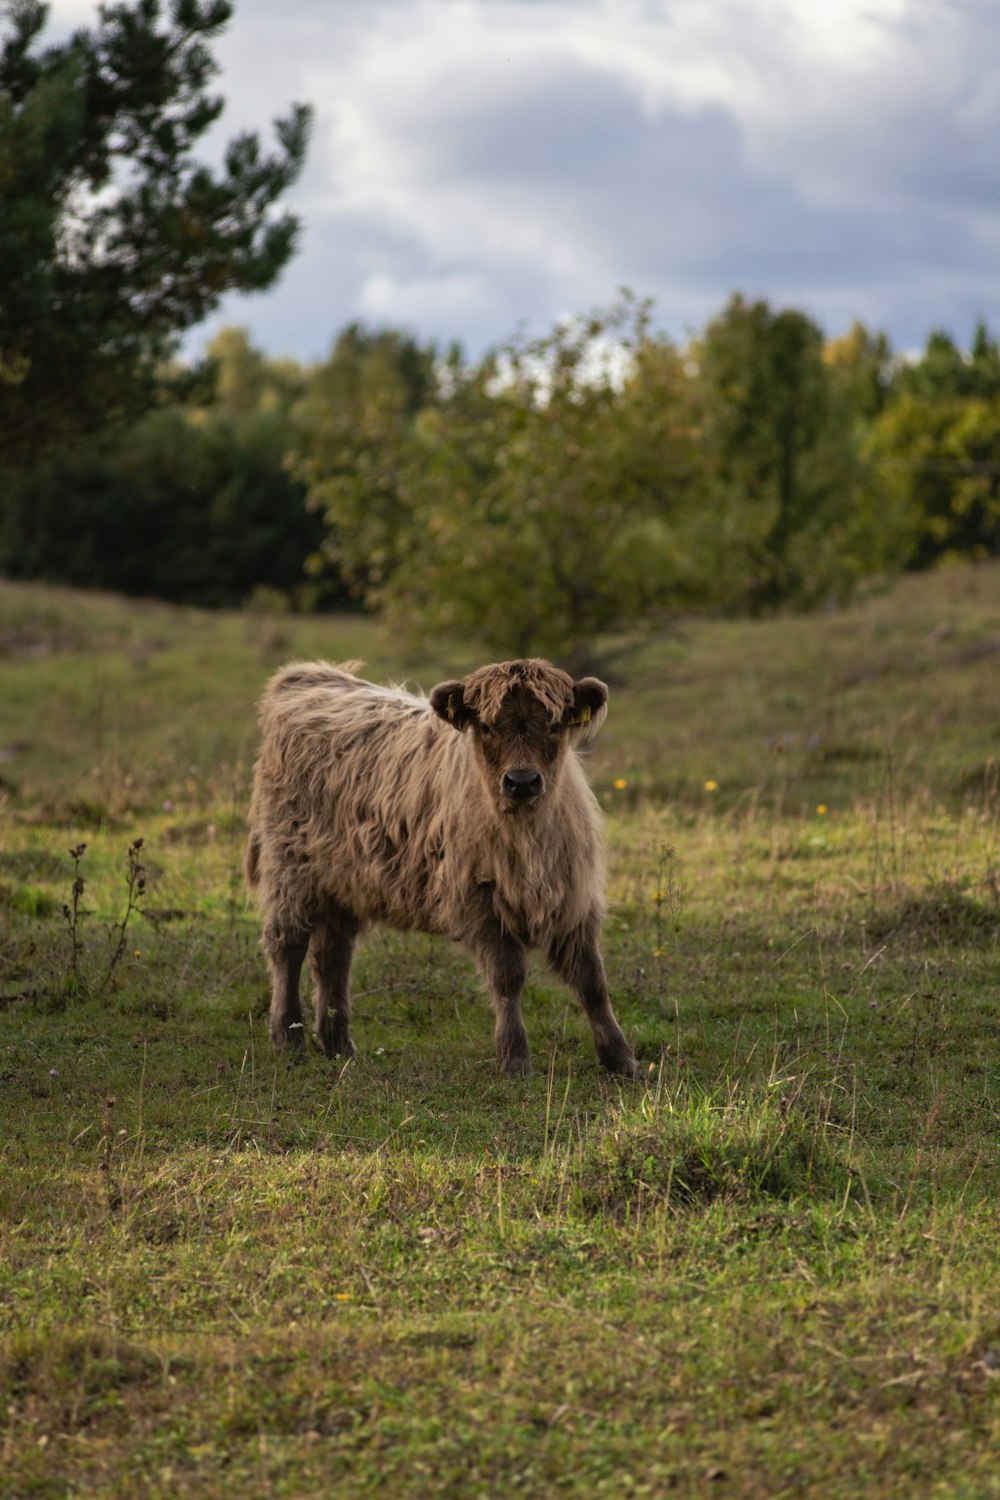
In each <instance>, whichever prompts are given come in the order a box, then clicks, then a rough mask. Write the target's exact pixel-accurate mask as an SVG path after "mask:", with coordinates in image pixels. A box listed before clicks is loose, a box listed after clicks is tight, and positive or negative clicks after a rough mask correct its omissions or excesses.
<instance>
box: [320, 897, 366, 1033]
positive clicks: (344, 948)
mask: <svg viewBox="0 0 1000 1500" xmlns="http://www.w3.org/2000/svg"><path fill="white" fill-rule="evenodd" d="M357 935H358V924H357V922H356V921H355V919H354V918H353V917H352V916H351V915H350V914H349V913H348V912H343V911H340V910H336V911H332V912H327V913H326V915H325V916H324V918H323V920H322V921H321V922H320V925H319V926H318V927H317V928H316V931H315V932H314V933H313V935H312V941H311V942H310V944H309V966H310V968H311V970H312V976H313V984H314V986H315V996H314V1004H315V1009H316V1037H317V1039H318V1041H319V1044H320V1046H321V1047H322V1048H323V1051H324V1052H325V1053H326V1055H327V1057H353V1056H354V1052H355V1047H354V1043H353V1042H352V1041H351V996H350V988H349V983H350V977H351V960H352V958H353V957H354V943H355V939H356V938H357Z"/></svg>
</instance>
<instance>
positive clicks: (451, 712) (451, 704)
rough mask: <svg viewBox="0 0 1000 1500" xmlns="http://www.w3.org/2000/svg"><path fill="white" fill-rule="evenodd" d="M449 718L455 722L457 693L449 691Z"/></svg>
mask: <svg viewBox="0 0 1000 1500" xmlns="http://www.w3.org/2000/svg"><path fill="white" fill-rule="evenodd" d="M448 718H449V719H450V720H451V721H452V723H454V722H455V694H454V693H449V694H448Z"/></svg>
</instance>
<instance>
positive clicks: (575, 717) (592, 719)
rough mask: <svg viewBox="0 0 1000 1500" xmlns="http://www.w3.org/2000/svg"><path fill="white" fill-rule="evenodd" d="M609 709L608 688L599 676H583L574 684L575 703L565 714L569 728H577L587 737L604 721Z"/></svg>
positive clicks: (564, 720) (583, 736) (581, 734)
mask: <svg viewBox="0 0 1000 1500" xmlns="http://www.w3.org/2000/svg"><path fill="white" fill-rule="evenodd" d="M607 711H608V690H607V688H606V687H605V685H604V683H603V682H601V681H600V680H599V679H598V678H597V677H581V678H580V680H579V682H574V684H573V703H572V706H571V707H570V708H568V709H567V710H566V713H565V715H564V716H563V724H564V725H565V726H566V728H567V729H575V730H578V731H579V733H580V737H581V738H583V739H587V738H589V737H590V735H592V734H595V733H596V731H597V730H598V729H600V727H601V725H602V724H603V723H604V716H605V714H606V713H607Z"/></svg>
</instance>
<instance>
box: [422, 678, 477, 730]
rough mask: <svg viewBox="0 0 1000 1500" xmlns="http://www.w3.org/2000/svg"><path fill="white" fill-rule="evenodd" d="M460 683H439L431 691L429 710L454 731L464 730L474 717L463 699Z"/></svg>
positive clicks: (463, 687)
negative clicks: (431, 709)
mask: <svg viewBox="0 0 1000 1500" xmlns="http://www.w3.org/2000/svg"><path fill="white" fill-rule="evenodd" d="M464 689H465V684H464V683H462V682H439V683H438V685H437V687H436V688H432V689H431V708H433V710H434V712H435V713H436V714H437V716H438V718H439V719H443V720H444V722H445V723H446V724H451V725H452V727H453V728H455V729H466V728H468V726H469V725H470V724H471V723H472V721H473V719H474V718H475V717H476V715H475V710H474V709H471V708H470V707H469V705H468V704H467V703H466V701H465V698H464Z"/></svg>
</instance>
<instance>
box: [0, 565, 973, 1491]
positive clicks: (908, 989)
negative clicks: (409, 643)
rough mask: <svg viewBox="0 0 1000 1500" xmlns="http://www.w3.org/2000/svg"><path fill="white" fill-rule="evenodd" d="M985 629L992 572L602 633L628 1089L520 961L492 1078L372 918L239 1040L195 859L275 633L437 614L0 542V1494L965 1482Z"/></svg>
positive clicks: (248, 735) (245, 981)
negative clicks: (340, 956)
mask: <svg viewBox="0 0 1000 1500" xmlns="http://www.w3.org/2000/svg"><path fill="white" fill-rule="evenodd" d="M998 640H1000V572H998V570H997V569H995V568H992V569H981V570H963V571H955V572H953V573H945V574H941V575H937V576H934V577H931V578H921V579H911V580H908V581H906V582H905V583H904V584H903V585H901V586H900V587H898V588H897V589H896V590H894V591H893V592H892V593H887V594H884V595H880V596H878V597H874V598H872V599H870V600H867V601H865V602H863V603H861V604H859V605H857V606H856V607H854V608H852V609H850V610H846V611H844V612H842V613H839V614H835V615H831V616H829V617H821V618H820V617H817V618H814V619H810V620H806V621H799V620H795V621H791V620H776V621H769V622H761V623H758V624H753V625H747V624H735V623H691V624H688V625H686V626H685V627H684V628H683V629H678V630H677V631H674V632H672V633H670V634H668V635H666V636H663V637H660V638H657V639H652V638H651V639H648V640H643V641H641V642H635V643H632V644H631V645H630V646H629V647H628V649H627V650H626V649H625V643H620V642H616V643H609V644H610V645H612V646H613V647H614V649H615V650H616V651H619V650H620V654H619V655H618V656H617V657H616V658H615V661H614V673H613V676H615V675H616V676H617V677H618V679H620V680H617V681H616V680H613V682H612V705H611V715H610V717H609V720H608V724H607V727H606V730H605V732H604V733H603V734H602V736H601V739H600V740H599V741H598V742H597V743H596V745H595V749H594V754H593V758H592V762H591V773H592V778H593V780H594V783H595V786H596V787H597V789H598V793H599V796H600V797H601V800H602V803H603V804H604V806H605V809H606V811H607V830H608V845H609V869H610V879H611V892H610V894H611V898H612V910H611V915H610V918H609V921H608V923H607V928H606V943H605V946H606V956H607V963H608V968H609V973H610V976H611V980H612V986H613V991H614V996H615V1004H616V1009H617V1011H618V1014H619V1016H620V1018H621V1020H622V1022H623V1024H624V1026H625V1028H626V1031H627V1032H628V1034H629V1036H630V1037H631V1038H632V1039H633V1040H634V1042H635V1043H636V1047H637V1051H638V1054H639V1056H640V1057H641V1058H642V1059H643V1061H644V1062H645V1064H646V1067H647V1070H648V1071H647V1083H646V1086H645V1087H643V1086H635V1085H627V1084H623V1083H621V1082H620V1081H618V1080H614V1079H611V1078H609V1077H607V1076H606V1075H604V1074H603V1073H602V1072H601V1071H600V1069H599V1068H598V1066H597V1064H596V1062H595V1061H594V1058H593V1052H592V1047H591V1044H590V1040H589V1034H588V1033H587V1028H586V1025H585V1023H584V1022H583V1020H582V1018H581V1017H580V1016H579V1015H578V1014H577V1013H576V1011H575V1009H574V1007H573V1006H572V1004H571V1003H570V1002H569V1000H568V997H567V996H566V994H565V993H564V992H563V991H562V990H561V989H560V988H559V987H558V986H557V985H555V984H554V983H553V982H552V981H551V980H550V979H549V977H548V976H547V974H546V973H545V972H544V971H543V970H541V969H540V968H539V969H536V970H535V971H533V975H532V981H531V984H530V987H529V993H528V996H527V1001H526V1007H525V1009H526V1023H527V1026H528V1032H529V1037H530V1039H531V1043H532V1049H533V1055H534V1059H535V1065H536V1072H535V1075H534V1077H533V1078H532V1079H530V1080H528V1081H526V1082H518V1083H512V1082H510V1081H509V1080H507V1079H505V1078H500V1077H498V1076H497V1075H496V1074H495V1073H494V1070H493V1066H492V1061H491V1050H492V1049H491V1024H490V1018H489V1016H488V1013H487V1007H486V1005H485V1002H484V1001H483V999H482V996H481V994H480V990H479V986H478V983H477V981H476V978H475V975H474V973H473V971H472V969H471V966H470V965H469V964H468V963H467V962H466V961H465V960H463V959H462V958H461V956H460V955H458V954H457V953H456V952H455V951H454V950H453V949H452V948H451V946H450V945H447V944H443V943H438V942H434V941H432V940H430V939H427V938H422V937H401V936H398V935H395V934H391V933H378V934H375V935H373V936H372V937H371V938H370V939H369V940H368V941H367V943H366V944H365V946H364V948H363V950H362V952H361V954H360V956H359V960H358V964H357V970H356V976H355V990H356V1000H357V1026H356V1039H357V1042H358V1046H359V1056H358V1058H357V1060H356V1061H355V1062H352V1063H351V1064H350V1065H349V1066H347V1067H346V1068H345V1067H343V1066H339V1065H336V1064H334V1065H331V1064H329V1063H327V1062H326V1061H325V1060H324V1059H322V1058H321V1057H320V1056H319V1055H318V1054H314V1055H312V1056H310V1057H309V1059H308V1060H307V1061H306V1063H305V1064H304V1065H302V1066H289V1065H287V1064H286V1063H285V1062H284V1061H282V1060H276V1059H275V1058H274V1056H273V1055H272V1053H271V1050H270V1045H269V1043H268V1041H267V1033H266V1020H265V1012H266V999H267V996H266V985H265V980H264V973H263V965H262V962H261V959H260V956H259V953H258V950H257V923H256V919H255V917H254V914H253V912H252V911H251V910H249V909H248V907H247V904H246V900H245V897H244V894H243V890H242V886H241V882H240V873H239V872H240V858H241V853H242V834H243V819H244V813H245V806H246V797H247V788H248V779H249V768H250V763H251V760H252V754H253V745H254V724H253V700H254V697H255V695H256V693H257V692H258V691H259V689H260V687H261V685H262V683H263V680H264V678H265V677H266V675H267V673H268V672H269V671H270V670H271V668H272V667H273V666H274V665H276V664H277V662H278V661H280V660H282V659H284V658H286V657H287V656H289V655H301V656H312V655H327V656H330V657H335V658H338V657H339V658H346V657H356V656H361V657H364V658H366V659H367V661H368V662H369V666H370V670H371V672H372V675H374V676H378V677H397V678H401V677H406V678H408V679H410V680H413V681H416V682H418V683H420V684H421V685H422V686H424V687H429V686H430V685H432V683H433V682H434V681H436V680H438V678H439V677H445V676H449V675H453V674H454V673H455V672H456V671H461V670H462V669H463V668H464V667H465V666H468V665H471V664H472V662H473V659H474V653H473V654H464V653H463V652H462V651H461V650H457V649H455V648H450V649H449V650H447V651H445V652H443V653H442V655H441V658H440V659H439V660H436V661H421V660H416V659H412V658H409V657H407V656H406V655H405V654H403V653H401V652H399V651H398V650H397V651H393V650H392V649H390V645H389V644H388V643H387V642H386V641H385V640H384V639H383V638H381V637H380V636H379V635H378V634H377V633H376V632H375V630H374V629H373V628H372V626H371V625H370V624H369V623H367V622H365V621H363V620H347V621H341V620H334V621H331V620H301V619H295V618H282V619H269V618H267V617H264V616H257V615H251V614H231V615H227V616H214V615H211V616H210V615H206V614H202V613H198V612H194V611H177V610H171V609H167V608H165V607H162V606H157V605H145V606H142V607H139V606H136V605H134V604H127V603H124V602H122V601H118V600H113V599H107V598H97V597H88V596H83V595H75V594H71V593H66V592H61V591H55V590H46V589H41V588H32V587H16V586H13V585H0V653H2V655H0V777H2V784H0V792H2V795H3V797H4V801H3V805H2V808H0V1495H2V1496H8V1495H9V1496H11V1497H17V1500H21V1497H30V1496H67V1495H87V1496H109V1497H110V1496H126V1495H128V1496H133V1495H135V1494H138V1493H141V1494H143V1495H150V1496H163V1497H168V1496H171V1497H172V1496H219V1497H225V1496H240V1497H248V1496H261V1497H264V1496H267V1497H271V1496H289V1497H298V1496H310V1495H316V1496H325V1495H329V1494H331V1493H343V1494H349V1495H355V1494H356V1495H367V1494H375V1493H376V1492H378V1493H388V1494H394V1493H398V1494H406V1495H414V1496H422V1495H428V1496H430V1495H452V1496H468V1495H484V1496H494V1495H507V1494H512V1495H537V1496H549V1495H553V1494H565V1495H578V1496H581V1497H583V1496H591V1495H602V1494H608V1495H611V1494H614V1495H616V1496H618V1495H635V1496H639V1495H653V1496H658V1495H675V1494H680V1495H685V1494H687V1495H702V1494H711V1495H720V1496H727V1495H730V1496H755V1497H756V1496H759V1497H765V1496H766V1497H770V1496H789V1497H791V1496H798V1495H802V1494H816V1495H822V1496H824V1497H825V1496H828V1495H832V1496H843V1497H848V1496H850V1497H854V1496H859V1495H860V1496H871V1497H876V1496H878V1497H882V1496H896V1495H898V1496H904V1495H905V1496H913V1495H918V1496H924V1495H925V1496H934V1497H953V1496H954V1497H965V1496H967V1497H970V1500H972V1497H975V1500H978V1497H983V1496H990V1495H1000V1470H998V1468H997V1463H996V1453H997V1451H998V1447H1000V1256H998V1253H997V1248H996V1247H997V1244H998V1243H1000V1208H998V1204H1000V1152H998V1143H1000V1021H998V1011H997V1000H998V989H1000V790H998V774H997V757H998V745H1000V733H998V731H1000V696H998V694H997V691H996V683H997V671H998V667H1000V652H998V650H997V641H998ZM622 782H623V783H624V785H617V784H616V783H622ZM707 782H713V783H715V785H714V788H710V789H709V788H706V783H707ZM820 808H823V809H825V810H824V811H822V812H821V811H819V809H820ZM136 838H141V839H142V840H143V845H142V848H141V850H140V851H139V852H138V858H139V859H140V860H141V862H142V864H143V866H144V870H145V876H144V889H143V890H142V892H141V893H139V895H138V903H137V904H138V909H137V910H135V911H132V912H129V910H128V850H129V846H130V844H131V843H132V841H133V840H134V839H136ZM81 843H84V844H86V849H85V850H84V852H83V853H82V854H81V855H80V856H79V861H78V867H79V874H80V876H81V878H82V879H83V881H84V885H83V888H82V891H80V892H79V894H78V898H77V908H78V909H77V915H76V920H75V943H74V933H73V930H72V927H73V923H72V921H68V920H67V918H66V916H65V915H64V910H63V908H64V906H68V907H70V908H72V902H73V897H72V887H73V879H74V871H75V866H74V860H73V858H72V857H71V855H70V852H69V851H70V850H72V849H74V848H77V847H78V846H79V845H80V844H81ZM126 918H127V920H126ZM123 921H124V931H123V930H122V924H123ZM122 939H124V941H122ZM74 949H75V953H74ZM119 950H120V952H119Z"/></svg>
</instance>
